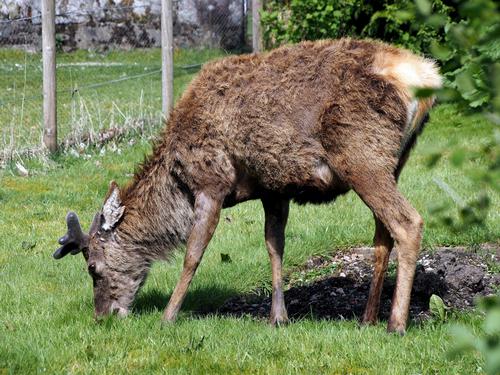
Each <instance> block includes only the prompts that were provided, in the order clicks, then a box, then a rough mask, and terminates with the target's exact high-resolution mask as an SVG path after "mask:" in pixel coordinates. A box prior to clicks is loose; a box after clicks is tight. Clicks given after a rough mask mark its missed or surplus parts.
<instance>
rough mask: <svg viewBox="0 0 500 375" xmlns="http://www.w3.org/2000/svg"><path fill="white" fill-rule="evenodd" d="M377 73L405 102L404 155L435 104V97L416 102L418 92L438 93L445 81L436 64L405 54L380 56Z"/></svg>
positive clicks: (408, 53)
mask: <svg viewBox="0 0 500 375" xmlns="http://www.w3.org/2000/svg"><path fill="white" fill-rule="evenodd" d="M373 70H374V72H375V73H377V74H380V75H382V76H385V77H386V78H387V79H388V80H390V81H391V82H393V83H394V84H395V85H396V87H398V89H399V91H400V93H401V94H402V95H403V97H404V99H406V103H407V111H408V117H407V122H406V126H405V130H404V133H403V139H402V142H401V148H400V150H399V154H401V153H402V152H403V151H404V149H405V148H406V145H407V143H408V141H409V139H410V138H411V136H412V134H413V133H414V132H415V131H417V130H418V129H419V128H420V126H421V124H422V122H423V119H424V118H425V115H426V114H427V112H429V110H430V109H431V107H432V105H433V104H434V97H430V98H423V99H417V98H415V94H414V93H415V89H422V88H430V89H438V88H440V87H441V86H442V79H441V76H440V74H439V69H438V67H437V66H436V63H435V62H434V61H432V60H429V59H425V58H423V57H420V56H417V55H414V54H413V53H410V52H408V51H405V50H389V51H387V50H386V51H382V52H379V53H378V54H377V55H376V56H375V59H374V62H373Z"/></svg>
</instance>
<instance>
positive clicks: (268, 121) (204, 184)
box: [53, 38, 441, 334]
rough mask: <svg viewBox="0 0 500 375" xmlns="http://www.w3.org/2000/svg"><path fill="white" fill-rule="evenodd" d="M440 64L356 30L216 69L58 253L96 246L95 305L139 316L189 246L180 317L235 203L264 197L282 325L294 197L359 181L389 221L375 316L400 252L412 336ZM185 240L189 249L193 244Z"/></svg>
mask: <svg viewBox="0 0 500 375" xmlns="http://www.w3.org/2000/svg"><path fill="white" fill-rule="evenodd" d="M439 87H441V77H440V74H439V71H438V68H437V66H436V64H435V62H434V61H433V60H431V59H428V58H425V57H421V56H419V55H416V54H413V53H412V52H409V51H407V50H404V49H401V48H396V47H394V46H391V45H389V44H385V43H383V42H379V41H373V40H357V39H351V38H343V39H339V40H322V41H314V42H311V41H307V42H301V43H298V44H295V45H286V46H282V47H280V48H277V49H275V50H272V51H269V52H265V53H254V54H248V55H239V56H229V57H225V58H222V59H219V60H216V61H212V62H209V63H207V64H205V65H204V66H203V68H202V69H201V71H200V72H199V74H198V75H197V76H196V78H194V79H193V81H192V82H191V84H190V85H189V87H188V88H187V89H186V90H185V92H184V93H183V95H182V97H181V98H180V99H179V101H178V103H177V105H176V106H175V108H174V110H173V111H172V113H171V115H170V116H169V118H168V120H167V121H166V125H165V128H164V130H163V131H162V132H161V133H160V135H159V137H158V139H157V140H156V142H155V144H154V147H153V151H152V153H151V154H150V155H149V156H147V157H146V158H145V161H144V162H143V163H142V164H141V166H140V167H139V168H138V169H137V171H136V172H135V174H134V177H133V178H132V179H131V180H130V181H129V182H128V184H127V185H126V186H124V187H123V188H120V187H119V186H118V185H117V184H116V182H114V181H112V182H111V183H110V187H109V191H108V193H107V195H106V197H105V199H104V203H103V205H102V207H101V209H100V210H99V211H98V212H97V213H96V214H95V216H94V220H93V222H92V224H91V226H90V230H89V233H84V232H83V231H82V229H81V226H80V223H79V219H78V217H77V215H76V214H75V213H73V212H69V213H68V214H67V217H66V223H67V228H68V231H67V233H66V235H65V236H63V237H62V238H61V239H60V240H59V243H60V245H61V247H60V248H59V249H58V250H57V251H56V252H55V253H54V255H53V256H54V258H56V259H60V258H62V257H64V256H65V255H67V254H70V253H71V254H72V255H75V254H78V253H80V252H81V253H83V256H84V258H85V260H86V263H87V266H88V272H89V274H90V276H91V277H92V280H93V291H94V315H95V317H96V318H100V317H102V316H105V315H109V314H117V315H118V316H126V315H127V314H128V313H129V311H130V309H131V305H132V303H133V301H134V299H135V296H136V294H137V292H138V290H139V289H140V287H141V286H142V285H143V283H144V281H145V279H146V276H147V274H148V271H149V269H150V267H151V264H152V263H153V262H154V261H156V260H161V259H166V258H168V257H169V254H172V252H173V251H174V249H176V248H178V247H180V246H181V245H185V257H184V263H183V269H182V272H181V275H180V279H179V281H178V282H177V284H176V286H175V288H174V290H173V292H172V294H171V297H170V300H169V302H168V305H167V307H166V308H165V311H164V313H163V318H162V320H163V322H174V321H175V320H176V317H177V315H178V312H179V311H180V308H181V305H182V303H183V300H184V298H185V297H186V294H187V291H188V288H189V285H190V283H191V281H192V279H193V277H194V275H195V272H196V269H197V267H198V265H199V264H200V262H201V260H202V257H203V253H204V251H205V249H206V247H207V245H208V243H209V241H210V240H211V238H212V236H213V234H214V231H215V229H216V227H217V224H218V221H219V217H220V215H221V210H222V209H223V208H226V207H231V206H234V205H236V204H238V203H241V202H244V201H248V200H257V199H258V200H260V201H261V202H262V206H263V210H264V213H265V220H264V237H265V245H266V248H267V251H268V254H269V259H270V263H271V270H272V302H271V311H270V318H269V321H270V323H271V324H272V325H283V324H285V323H287V322H288V315H287V310H286V306H285V299H284V292H283V281H282V276H283V269H282V264H283V255H284V247H285V227H286V224H287V218H288V214H289V207H290V202H296V203H298V204H308V203H310V204H322V203H327V202H331V201H333V200H334V199H335V198H336V197H338V196H340V195H342V194H345V193H347V192H348V191H351V190H352V191H354V192H355V193H356V194H357V195H358V196H359V197H360V198H361V199H362V201H363V202H364V203H365V204H366V205H367V206H368V207H369V208H370V210H371V211H372V213H373V216H374V220H375V235H374V271H373V276H372V281H371V285H370V290H369V294H368V299H367V304H366V309H365V311H364V314H363V316H362V323H364V324H375V323H376V322H377V321H378V311H379V305H380V296H381V291H382V285H383V281H384V277H385V273H386V270H387V266H388V259H389V255H390V253H391V251H392V249H393V248H396V250H397V262H398V266H397V275H396V288H395V291H394V295H393V299H392V306H391V312H390V317H389V320H388V323H387V330H388V331H389V332H396V333H400V334H404V333H405V330H406V324H407V320H408V314H409V305H410V294H411V290H412V285H413V279H414V275H415V268H416V261H417V257H418V254H419V251H420V245H421V239H422V232H423V220H422V217H421V216H420V214H419V213H418V212H417V210H416V209H415V208H414V207H413V206H412V205H411V204H410V203H409V201H408V200H407V199H406V198H405V197H403V195H402V194H401V192H400V191H399V190H398V186H397V183H398V179H399V175H400V173H401V171H402V169H403V167H404V165H405V163H406V161H407V160H408V157H409V154H410V151H411V150H412V148H413V147H414V145H415V143H416V140H417V137H418V135H419V134H420V133H421V132H422V130H423V127H424V124H425V123H426V122H427V119H428V117H429V111H430V109H431V108H432V106H433V105H434V102H435V98H434V97H426V98H422V97H419V96H418V95H416V91H415V89H424V88H425V89H437V88H439ZM183 248H184V247H183Z"/></svg>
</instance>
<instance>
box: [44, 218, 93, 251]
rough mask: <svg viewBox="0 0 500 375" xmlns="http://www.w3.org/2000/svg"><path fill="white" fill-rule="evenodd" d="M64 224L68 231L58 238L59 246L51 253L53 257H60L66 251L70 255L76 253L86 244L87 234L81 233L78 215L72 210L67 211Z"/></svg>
mask: <svg viewBox="0 0 500 375" xmlns="http://www.w3.org/2000/svg"><path fill="white" fill-rule="evenodd" d="M66 224H67V226H68V232H67V233H66V234H65V235H64V236H62V237H61V238H59V244H60V245H61V247H60V248H59V249H57V250H56V252H55V253H54V255H53V257H54V258H55V259H61V258H62V257H64V256H65V255H67V254H68V253H71V255H75V254H78V253H79V252H80V251H82V250H83V249H84V248H86V247H87V246H88V241H89V236H88V235H87V234H85V233H83V231H82V228H81V227H80V222H79V221H78V216H76V214H75V213H74V212H68V215H66Z"/></svg>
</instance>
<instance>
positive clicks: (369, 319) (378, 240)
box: [362, 217, 394, 324]
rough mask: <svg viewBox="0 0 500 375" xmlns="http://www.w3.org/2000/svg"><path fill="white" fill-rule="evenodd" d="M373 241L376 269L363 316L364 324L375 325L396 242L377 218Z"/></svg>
mask: <svg viewBox="0 0 500 375" xmlns="http://www.w3.org/2000/svg"><path fill="white" fill-rule="evenodd" d="M373 241H374V245H375V254H374V256H375V267H374V270H373V277H372V282H371V285H370V293H369V295H368V301H367V303H366V308H365V313H364V314H363V321H362V322H363V324H375V323H376V322H377V316H378V311H379V307H380V295H381V294H382V286H383V284H384V277H385V273H386V271H387V264H388V263H389V255H390V254H391V250H392V247H393V245H394V240H393V239H392V237H391V235H390V233H389V231H388V230H387V229H386V228H385V225H384V224H383V223H382V222H381V221H380V220H379V219H377V218H376V217H375V237H374V239H373Z"/></svg>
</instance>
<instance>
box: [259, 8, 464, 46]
mask: <svg viewBox="0 0 500 375" xmlns="http://www.w3.org/2000/svg"><path fill="white" fill-rule="evenodd" d="M412 7H414V5H413V2H412V1H411V0H398V1H394V0H392V1H390V0H385V1H366V0H362V1H356V0H334V1H329V0H290V1H285V2H283V1H279V0H271V1H269V2H268V3H267V4H266V7H265V10H264V11H263V12H262V17H261V19H262V28H263V38H264V44H265V46H266V47H267V48H274V47H277V46H279V45H281V44H283V43H296V42H299V41H301V40H316V39H325V38H340V37H343V36H354V37H369V38H374V39H382V40H386V41H388V42H391V43H394V44H397V45H400V46H404V47H406V48H410V49H412V50H415V51H421V52H428V50H429V46H430V43H431V41H432V40H438V41H443V40H444V30H443V28H442V27H441V29H436V28H435V27H433V26H432V25H423V27H415V22H414V20H413V16H414V15H415V14H416V12H415V11H412V9H411V8H412ZM430 12H433V13H434V14H439V15H440V16H441V19H444V20H450V17H451V16H453V15H454V14H455V13H454V8H453V7H452V6H450V5H447V4H445V3H444V2H443V1H442V0H434V1H433V2H432V3H431V7H430V9H429V13H430ZM442 24H443V22H441V25H442Z"/></svg>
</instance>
